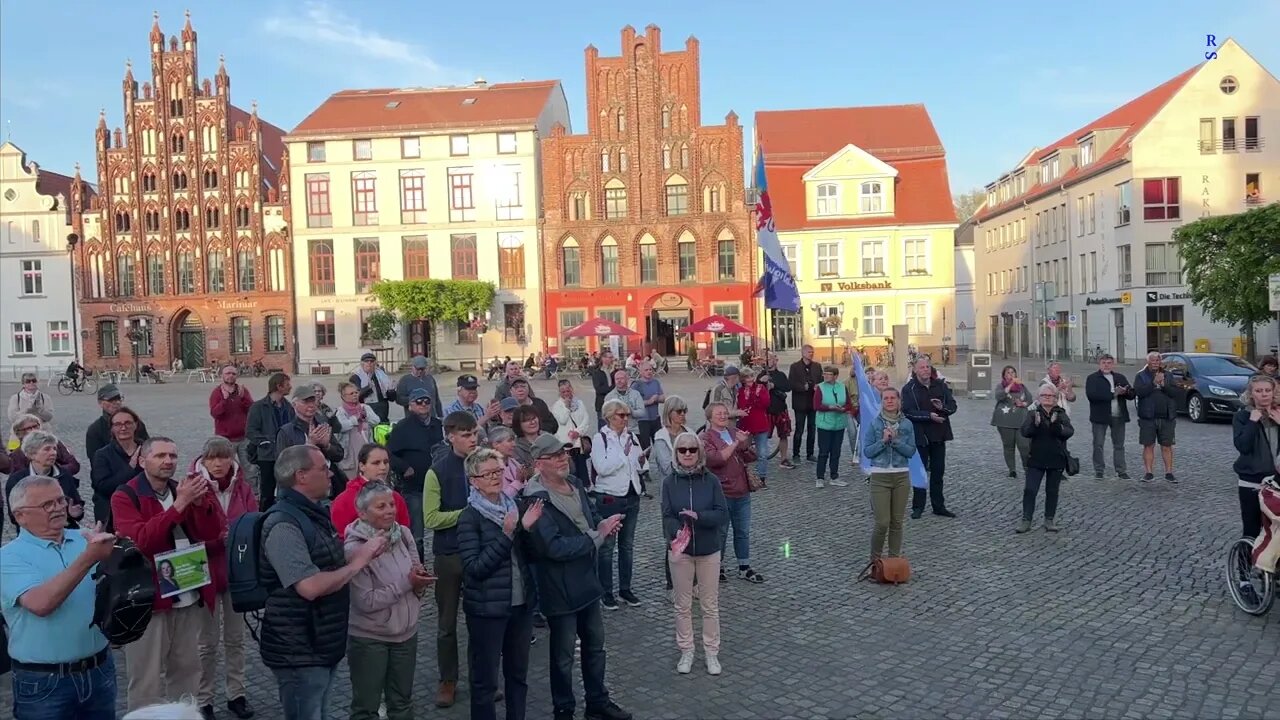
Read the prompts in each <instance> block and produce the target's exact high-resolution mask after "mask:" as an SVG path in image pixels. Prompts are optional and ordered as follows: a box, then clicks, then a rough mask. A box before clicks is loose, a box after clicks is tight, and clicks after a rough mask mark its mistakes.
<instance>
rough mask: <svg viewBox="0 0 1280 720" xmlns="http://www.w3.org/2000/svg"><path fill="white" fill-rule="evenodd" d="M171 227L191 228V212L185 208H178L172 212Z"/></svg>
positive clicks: (179, 228)
mask: <svg viewBox="0 0 1280 720" xmlns="http://www.w3.org/2000/svg"><path fill="white" fill-rule="evenodd" d="M173 227H174V228H175V229H178V230H190V229H191V213H190V212H188V211H187V209H186V208H178V209H177V210H175V211H174V212H173Z"/></svg>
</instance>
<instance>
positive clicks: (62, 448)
mask: <svg viewBox="0 0 1280 720" xmlns="http://www.w3.org/2000/svg"><path fill="white" fill-rule="evenodd" d="M9 430H10V431H11V432H12V434H11V435H10V436H9V437H10V438H11V439H10V444H12V445H13V450H12V451H10V452H9V455H8V457H9V464H10V467H9V468H8V469H6V468H4V467H2V466H0V472H5V473H10V472H15V473H16V472H20V471H22V470H25V469H26V467H27V456H26V455H23V454H22V449H21V446H22V438H24V437H26V436H27V433H31V432H35V431H36V430H48V428H47V427H45V425H44V421H43V420H41V419H40V418H38V417H36V416H35V415H30V414H24V415H19V416H18V419H17V420H14V421H13V425H12V426H11V427H10V428H9ZM54 464H55V465H57V466H58V470H59V471H60V472H62V473H63V474H65V475H78V474H80V461H79V460H77V459H76V456H75V455H72V454H71V451H70V450H68V449H67V446H66V445H64V444H63V443H62V441H61V440H59V441H58V459H57V461H56V462H55V463H54Z"/></svg>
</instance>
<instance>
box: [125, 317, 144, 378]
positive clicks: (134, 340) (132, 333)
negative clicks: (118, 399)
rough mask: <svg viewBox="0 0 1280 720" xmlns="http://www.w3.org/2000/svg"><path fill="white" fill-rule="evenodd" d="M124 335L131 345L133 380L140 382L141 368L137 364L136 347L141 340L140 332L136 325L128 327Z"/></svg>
mask: <svg viewBox="0 0 1280 720" xmlns="http://www.w3.org/2000/svg"><path fill="white" fill-rule="evenodd" d="M125 337H126V338H128V339H129V342H130V343H131V344H132V345H133V381H134V382H139V383H140V382H142V368H141V366H140V365H139V364H138V348H139V347H140V343H141V342H142V332H141V331H139V330H138V328H136V327H132V328H129V332H127V333H125Z"/></svg>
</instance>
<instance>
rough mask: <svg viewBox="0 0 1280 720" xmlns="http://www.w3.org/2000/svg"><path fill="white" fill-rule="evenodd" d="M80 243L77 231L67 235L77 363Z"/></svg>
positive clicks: (72, 348) (74, 346)
mask: <svg viewBox="0 0 1280 720" xmlns="http://www.w3.org/2000/svg"><path fill="white" fill-rule="evenodd" d="M79 243H80V236H79V235H77V234H75V233H71V234H70V235H67V257H69V258H70V259H71V343H72V344H71V351H72V355H74V360H75V361H76V362H77V363H78V362H80V330H79V327H78V326H79V318H77V317H76V315H77V314H78V313H79V310H78V309H77V308H76V245H78V244H79Z"/></svg>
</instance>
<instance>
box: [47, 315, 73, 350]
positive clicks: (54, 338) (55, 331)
mask: <svg viewBox="0 0 1280 720" xmlns="http://www.w3.org/2000/svg"><path fill="white" fill-rule="evenodd" d="M68 325H69V323H67V321H66V320H50V321H49V354H50V355H63V354H68V355H69V354H70V353H71V328H70V327H69V326H68Z"/></svg>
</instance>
